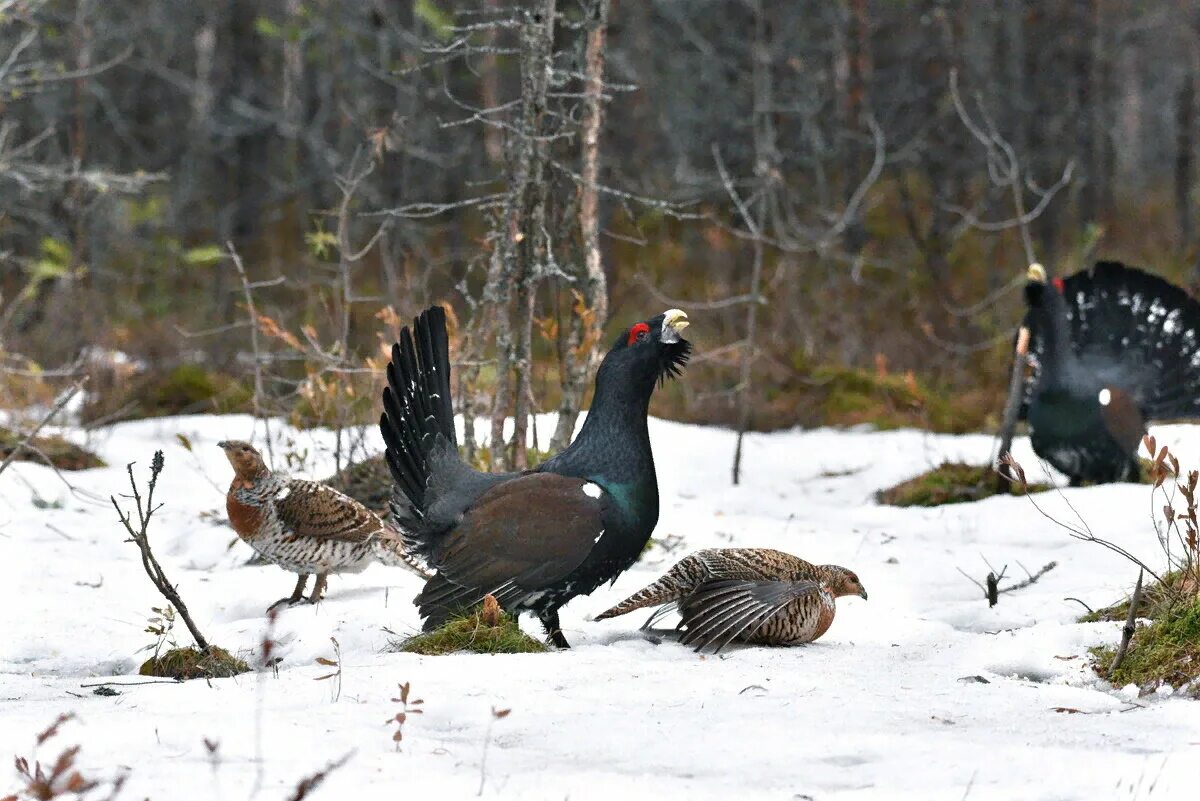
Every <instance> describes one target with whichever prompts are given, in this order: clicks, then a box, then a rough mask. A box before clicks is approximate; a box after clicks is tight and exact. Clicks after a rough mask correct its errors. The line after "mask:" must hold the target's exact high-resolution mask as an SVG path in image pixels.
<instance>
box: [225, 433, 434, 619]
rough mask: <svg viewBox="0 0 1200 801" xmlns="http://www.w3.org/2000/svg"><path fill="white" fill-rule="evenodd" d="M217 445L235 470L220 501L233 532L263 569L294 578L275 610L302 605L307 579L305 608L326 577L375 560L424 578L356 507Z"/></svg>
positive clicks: (241, 445) (394, 538) (247, 452)
mask: <svg viewBox="0 0 1200 801" xmlns="http://www.w3.org/2000/svg"><path fill="white" fill-rule="evenodd" d="M217 445H219V446H220V447H221V448H222V449H224V451H225V456H226V458H228V459H229V463H230V464H231V465H233V470H234V477H233V483H232V484H230V486H229V492H228V494H227V495H226V496H225V509H226V511H227V512H228V513H229V522H230V523H231V524H232V525H233V528H234V531H236V532H237V533H238V536H239V537H241V538H242V539H243V540H244V541H245V542H246V544H248V545H249V546H250V547H251V548H253V549H254V550H255V551H257V552H258V553H259V554H261V555H262V556H263V557H265V558H266V559H267V560H268V561H270V562H274V563H275V564H276V565H279V567H281V568H283V569H284V570H287V571H289V572H292V573H298V574H299V575H300V577H299V579H298V580H297V581H296V588H295V590H293V591H292V594H291V595H290V596H289V597H287V598H282V599H280V600H279V601H277V602H276V604H280V603H287V604H296V603H300V602H301V601H303V600H304V585H305V584H306V583H307V582H308V577H309V575H313V574H315V575H316V577H317V581H316V585H315V586H314V587H313V591H312V594H311V595H309V597H308V599H307V600H308V602H309V603H316V602H317V601H319V600H320V599H321V593H322V592H323V591H324V590H325V582H326V580H327V579H328V577H329V574H330V573H358V572H361V571H362V570H365V569H366V567H367V565H369V564H370V563H371V562H373V561H376V560H378V561H380V562H383V563H384V564H387V565H393V566H398V567H403V568H406V569H408V570H410V571H412V572H413V573H416V574H417V575H419V576H422V577H425V578H428V576H429V574H428V573H426V572H425V571H424V570H423V569H422V568H421V566H420V563H419V562H418V561H417V560H416V559H415V558H413V557H411V556H409V555H408V553H407V552H406V551H405V550H404V543H403V540H402V539H401V537H400V535H399V534H398V533H396V532H395V531H394V530H392V529H391V528H389V527H388V526H386V525H385V524H384V523H383V521H381V520H380V519H379V518H378V517H377V516H376V515H375V513H374V512H372V511H370V510H369V509H367V508H366V507H365V506H363V505H362V504H361V503H359V502H358V501H356V500H354V499H353V498H350V497H348V496H346V495H343V494H342V493H340V492H338V491H337V490H335V489H331V488H329V487H326V486H325V485H323V484H318V483H316V482H315V481H303V480H300V479H286V478H282V477H280V476H277V475H275V474H274V473H272V472H271V471H270V470H269V469H268V468H267V465H266V463H264V462H263V459H262V456H261V455H260V454H259V452H258V451H257V450H255V448H254V446H252V445H251V444H250V443H248V442H242V441H241V440H226V441H224V442H218V443H217Z"/></svg>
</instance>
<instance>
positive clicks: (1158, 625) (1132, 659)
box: [1092, 598, 1200, 698]
mask: <svg viewBox="0 0 1200 801" xmlns="http://www.w3.org/2000/svg"><path fill="white" fill-rule="evenodd" d="M1092 654H1093V656H1095V658H1096V671H1097V672H1098V673H1099V674H1100V675H1101V676H1103V677H1104V678H1105V679H1107V680H1108V681H1109V682H1111V683H1112V684H1114V685H1117V686H1124V685H1126V684H1136V685H1137V686H1138V687H1141V688H1143V689H1144V690H1153V689H1154V688H1156V687H1158V686H1160V685H1163V684H1169V685H1171V686H1172V687H1176V688H1180V687H1182V688H1185V692H1187V694H1188V695H1190V696H1192V697H1193V698H1200V598H1197V599H1194V600H1192V601H1191V602H1188V603H1183V602H1180V603H1176V604H1175V605H1174V606H1173V607H1171V608H1170V610H1169V611H1168V612H1166V614H1165V615H1164V616H1163V617H1160V618H1159V619H1158V620H1155V621H1154V622H1152V623H1150V625H1148V626H1142V627H1141V628H1139V629H1138V630H1137V632H1136V633H1134V635H1133V640H1131V641H1130V643H1129V650H1128V652H1126V654H1125V660H1124V661H1123V662H1122V663H1121V665H1120V667H1118V668H1117V670H1116V671H1115V672H1112V663H1113V658H1114V657H1115V655H1116V649H1115V647H1114V648H1093V649H1092Z"/></svg>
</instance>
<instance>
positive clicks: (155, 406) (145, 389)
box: [81, 364, 252, 422]
mask: <svg viewBox="0 0 1200 801" xmlns="http://www.w3.org/2000/svg"><path fill="white" fill-rule="evenodd" d="M251 397H252V393H251V391H250V389H249V388H248V387H247V386H246V385H245V384H244V383H242V382H241V381H238V380H237V379H235V378H232V377H230V376H227V375H224V374H221V373H216V372H211V371H209V370H206V369H205V368H204V367H201V366H200V365H198V364H180V365H177V366H176V367H173V368H172V369H170V370H168V371H167V372H165V373H158V372H151V373H145V374H142V375H140V376H137V377H135V378H131V379H130V380H129V381H128V382H127V383H125V384H124V385H116V386H114V387H112V388H111V389H110V391H107V392H95V391H93V392H89V393H88V400H87V402H86V403H85V404H84V407H83V411H82V415H81V416H82V419H83V420H84V421H85V422H90V421H95V420H104V421H106V422H111V421H119V420H135V419H139V418H143V417H166V416H169V415H176V414H202V413H211V412H215V413H218V414H227V413H231V412H244V411H249V410H250V405H251Z"/></svg>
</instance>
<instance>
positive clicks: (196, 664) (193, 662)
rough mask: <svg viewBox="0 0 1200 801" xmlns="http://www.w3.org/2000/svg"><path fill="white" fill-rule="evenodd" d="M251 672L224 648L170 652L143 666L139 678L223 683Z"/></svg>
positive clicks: (152, 659) (189, 648) (188, 649)
mask: <svg viewBox="0 0 1200 801" xmlns="http://www.w3.org/2000/svg"><path fill="white" fill-rule="evenodd" d="M248 672H250V666H249V665H247V664H246V663H245V662H244V661H243V660H241V659H238V658H237V657H236V656H234V655H233V654H231V653H229V652H228V651H226V650H225V649H224V648H218V647H217V646H215V645H214V646H209V648H208V650H201V649H200V648H196V647H195V646H188V647H187V648H172V649H171V650H169V651H165V652H163V653H162V654H159V655H158V656H153V657H151V658H149V659H147V660H146V661H145V662H143V663H142V666H141V667H140V668H138V674H139V675H142V676H161V677H163V678H169V679H181V680H185V681H186V680H188V679H224V678H229V677H230V676H237V675H238V674H240V673H248Z"/></svg>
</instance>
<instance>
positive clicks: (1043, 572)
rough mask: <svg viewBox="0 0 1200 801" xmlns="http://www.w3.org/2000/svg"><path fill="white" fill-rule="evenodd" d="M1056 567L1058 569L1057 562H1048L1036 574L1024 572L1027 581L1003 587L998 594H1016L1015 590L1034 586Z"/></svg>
mask: <svg viewBox="0 0 1200 801" xmlns="http://www.w3.org/2000/svg"><path fill="white" fill-rule="evenodd" d="M1056 567H1058V562H1048V563H1046V564H1045V565H1043V566H1042V569H1041V570H1039V571H1038V572H1036V573H1032V574H1030V573H1029V572H1028V571H1026V574H1027V575H1028V576H1029V577H1028V578H1027V579H1025V580H1024V581H1018V582H1017V583H1016V584H1013V585H1010V586H1008V587H1005V588H1003V589H1002V590H1000V592H1002V593H1005V592H1016V591H1017V590H1023V589H1025V588H1026V587H1028V586H1029V585H1030V584H1036V583H1037V580H1038V579H1040V578H1041V577H1042V576H1044V575H1046V574H1047V573H1049V572H1050V571H1051V570H1053V569H1054V568H1056Z"/></svg>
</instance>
